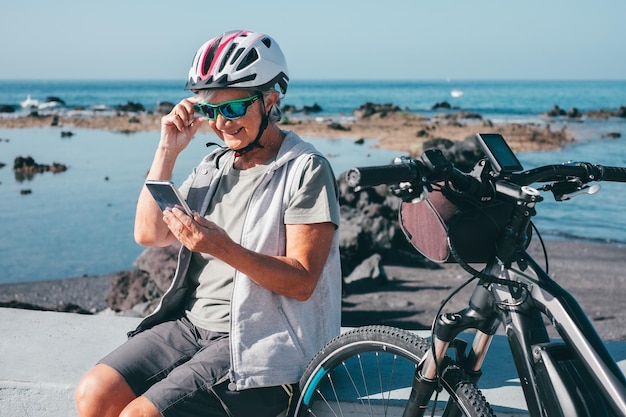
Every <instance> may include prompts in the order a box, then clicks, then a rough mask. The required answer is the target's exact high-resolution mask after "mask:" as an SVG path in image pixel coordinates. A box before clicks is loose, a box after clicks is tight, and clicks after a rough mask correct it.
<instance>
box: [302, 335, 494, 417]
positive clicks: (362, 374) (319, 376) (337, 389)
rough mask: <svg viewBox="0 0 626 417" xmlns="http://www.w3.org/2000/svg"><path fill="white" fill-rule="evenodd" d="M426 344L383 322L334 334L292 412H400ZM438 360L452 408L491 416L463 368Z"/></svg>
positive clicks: (316, 416) (312, 363) (309, 372)
mask: <svg viewBox="0 0 626 417" xmlns="http://www.w3.org/2000/svg"><path fill="white" fill-rule="evenodd" d="M429 348H430V342H429V341H428V340H426V339H424V338H421V337H419V336H417V335H416V334H414V333H411V332H409V331H406V330H402V329H398V328H394V327H388V326H365V327H359V328H356V329H354V330H350V331H348V332H346V333H343V334H341V335H340V336H337V337H336V338H334V339H333V340H331V341H330V342H328V343H327V344H326V346H324V347H323V348H322V349H321V350H320V351H319V352H318V353H317V355H316V356H315V357H314V358H313V359H312V360H311V361H310V363H309V364H308V366H307V368H306V369H305V371H304V374H303V375H302V378H301V379H300V392H301V395H300V397H299V398H298V402H297V404H296V407H295V416H297V417H304V416H307V417H309V416H314V417H321V416H334V417H339V416H361V415H367V416H372V417H374V416H395V415H398V416H401V415H402V413H403V411H404V408H405V406H406V398H407V397H408V392H410V390H411V386H412V381H413V378H414V374H415V369H416V367H417V366H418V364H419V363H420V361H421V359H422V358H423V357H424V354H425V353H426V352H427V351H428V350H429ZM442 364H443V365H442V372H441V375H442V381H441V382H442V386H443V388H444V389H445V390H446V391H447V393H448V394H449V398H450V401H451V402H452V403H454V404H453V405H456V407H452V409H455V408H456V410H455V411H458V410H461V414H459V415H465V416H466V417H489V416H492V417H495V414H494V412H493V410H492V409H491V406H490V405H489V403H488V402H487V401H486V399H485V397H484V396H483V395H482V393H481V392H480V390H479V389H478V388H477V387H476V385H475V384H474V383H472V382H471V381H470V379H469V376H468V375H467V374H466V373H465V371H463V370H462V369H461V368H460V367H458V366H457V365H456V364H455V363H454V362H453V361H452V360H451V359H450V358H447V357H446V359H445V361H442ZM385 369H386V370H387V371H385V372H384V373H383V370H385ZM374 371H376V372H374ZM387 372H389V374H387ZM450 401H449V402H450ZM448 405H450V404H448ZM447 410H448V409H447ZM445 412H446V413H447V412H448V411H445ZM452 414H454V412H453V413H452Z"/></svg>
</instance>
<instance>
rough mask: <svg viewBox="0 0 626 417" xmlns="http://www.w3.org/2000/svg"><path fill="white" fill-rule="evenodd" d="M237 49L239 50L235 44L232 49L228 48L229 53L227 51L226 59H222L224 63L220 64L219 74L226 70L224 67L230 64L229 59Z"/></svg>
mask: <svg viewBox="0 0 626 417" xmlns="http://www.w3.org/2000/svg"><path fill="white" fill-rule="evenodd" d="M236 48H237V44H236V43H233V44H231V45H230V47H229V48H228V51H226V54H225V55H224V59H222V62H220V68H219V72H222V71H223V70H224V67H225V66H226V64H227V63H228V58H230V56H231V54H232V53H233V51H234V50H235V49H236Z"/></svg>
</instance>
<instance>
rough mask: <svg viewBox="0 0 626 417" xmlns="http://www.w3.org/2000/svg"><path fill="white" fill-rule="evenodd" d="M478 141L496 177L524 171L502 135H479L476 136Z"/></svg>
mask: <svg viewBox="0 0 626 417" xmlns="http://www.w3.org/2000/svg"><path fill="white" fill-rule="evenodd" d="M476 140H477V141H478V144H479V145H480V147H481V148H482V150H483V152H484V153H485V155H486V156H487V158H488V159H489V162H490V163H491V167H492V169H493V171H494V172H495V173H496V175H499V174H502V173H503V174H510V173H512V172H519V171H523V170H524V168H523V167H522V164H521V163H520V161H519V160H518V159H517V157H516V156H515V154H514V153H513V151H512V150H511V148H510V147H509V145H508V144H507V143H506V141H505V140H504V138H503V137H502V135H499V134H497V133H479V134H477V135H476Z"/></svg>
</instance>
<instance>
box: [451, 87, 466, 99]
mask: <svg viewBox="0 0 626 417" xmlns="http://www.w3.org/2000/svg"><path fill="white" fill-rule="evenodd" d="M450 95H451V96H452V97H454V98H457V97H461V96H462V95H463V91H461V90H457V89H454V90H452V91H450Z"/></svg>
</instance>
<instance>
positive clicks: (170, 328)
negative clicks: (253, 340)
mask: <svg viewBox="0 0 626 417" xmlns="http://www.w3.org/2000/svg"><path fill="white" fill-rule="evenodd" d="M100 363H103V364H106V365H108V366H110V367H112V368H114V369H115V370H117V371H118V372H119V373H120V374H121V375H122V376H123V377H124V379H125V380H126V382H127V383H128V385H129V386H130V387H131V389H132V390H133V392H134V393H135V394H136V395H138V396H139V395H143V396H145V397H146V398H148V399H149V400H150V401H151V402H152V403H153V404H154V405H155V406H156V407H157V409H158V410H159V411H160V412H161V414H162V415H163V416H165V417H169V416H172V417H173V416H177V417H184V416H189V417H191V416H194V417H195V416H199V415H202V416H235V417H236V416H246V417H247V416H251V415H255V416H270V417H275V416H276V415H277V414H278V413H280V412H281V411H282V410H285V409H286V408H287V406H288V404H289V400H290V398H289V395H288V394H287V390H285V388H284V387H282V386H278V387H264V388H255V389H248V390H244V391H230V390H229V389H228V384H229V382H230V381H229V380H228V370H229V369H230V354H229V344H228V334H226V333H216V332H211V331H208V330H204V329H200V328H197V327H195V326H194V325H193V324H191V322H189V320H187V319H186V318H182V319H179V320H176V321H170V322H166V323H161V324H159V325H157V326H155V327H153V328H151V329H149V330H146V331H143V332H141V333H139V334H137V335H135V336H133V337H132V338H130V339H129V340H128V341H127V342H126V343H124V344H123V345H121V346H120V347H119V348H117V349H116V350H114V351H113V352H111V353H110V354H109V355H107V356H106V357H104V358H103V359H102V360H101V361H100ZM289 388H291V387H289ZM293 388H295V387H293Z"/></svg>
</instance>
